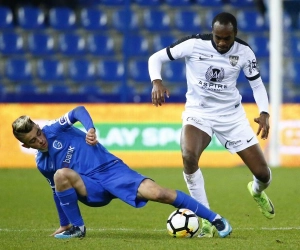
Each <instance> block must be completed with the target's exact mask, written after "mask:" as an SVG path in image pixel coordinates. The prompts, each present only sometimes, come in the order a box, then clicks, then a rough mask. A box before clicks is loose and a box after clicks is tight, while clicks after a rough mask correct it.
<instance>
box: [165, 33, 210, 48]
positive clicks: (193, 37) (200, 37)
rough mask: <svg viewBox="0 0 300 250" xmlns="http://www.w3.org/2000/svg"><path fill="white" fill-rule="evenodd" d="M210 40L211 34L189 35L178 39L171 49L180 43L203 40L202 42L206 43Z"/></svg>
mask: <svg viewBox="0 0 300 250" xmlns="http://www.w3.org/2000/svg"><path fill="white" fill-rule="evenodd" d="M211 39H212V34H194V35H189V36H185V37H182V38H180V39H179V40H177V41H176V42H174V43H173V44H171V46H170V47H171V48H172V47H175V46H176V45H179V44H181V43H184V42H187V41H195V40H203V41H208V40H211Z"/></svg>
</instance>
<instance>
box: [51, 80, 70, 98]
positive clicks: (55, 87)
mask: <svg viewBox="0 0 300 250" xmlns="http://www.w3.org/2000/svg"><path fill="white" fill-rule="evenodd" d="M47 93H48V94H52V95H62V94H65V95H68V94H69V93H70V88H69V86H67V85H64V84H51V85H49V86H48V87H47ZM61 102H63V100H61Z"/></svg>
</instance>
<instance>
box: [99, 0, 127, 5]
mask: <svg viewBox="0 0 300 250" xmlns="http://www.w3.org/2000/svg"><path fill="white" fill-rule="evenodd" d="M101 4H103V5H107V6H118V5H120V6H121V5H124V4H125V0H101Z"/></svg>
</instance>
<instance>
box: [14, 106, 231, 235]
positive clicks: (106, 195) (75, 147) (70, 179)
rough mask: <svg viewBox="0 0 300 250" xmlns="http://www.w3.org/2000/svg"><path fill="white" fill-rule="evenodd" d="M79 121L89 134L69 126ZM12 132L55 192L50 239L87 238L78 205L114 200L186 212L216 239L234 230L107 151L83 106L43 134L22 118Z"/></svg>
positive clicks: (90, 204) (187, 197)
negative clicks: (149, 203)
mask: <svg viewBox="0 0 300 250" xmlns="http://www.w3.org/2000/svg"><path fill="white" fill-rule="evenodd" d="M77 121H79V122H81V123H82V125H83V126H84V127H85V129H86V131H87V133H85V132H83V131H81V130H79V129H77V128H75V127H74V126H72V125H73V124H74V123H75V122H77ZM12 128H13V134H14V136H15V137H16V138H17V139H18V140H19V141H20V142H22V143H23V144H22V146H24V147H27V148H34V149H37V150H38V152H37V156H36V164H37V167H38V170H39V171H40V172H41V173H42V174H43V175H44V176H45V177H46V178H47V180H48V182H49V183H50V185H51V187H52V189H53V196H54V201H55V204H56V208H57V211H58V215H59V220H60V227H59V228H58V229H57V230H56V231H55V232H54V233H53V234H52V235H53V236H54V237H55V238H59V239H66V238H67V239H68V238H73V237H77V238H82V237H85V234H86V227H85V225H84V221H83V218H82V216H81V213H80V209H79V206H78V200H79V201H80V202H82V203H84V204H85V205H87V206H91V207H101V206H105V205H107V204H108V203H109V202H110V201H111V200H112V199H114V198H119V199H121V200H122V201H124V202H126V203H127V204H129V205H131V206H133V207H136V208H140V207H143V206H145V205H146V203H147V201H148V200H150V201H156V202H160V203H165V204H170V205H173V206H174V207H176V208H187V209H190V210H192V211H193V212H195V214H196V215H197V216H199V217H201V218H205V219H207V220H208V221H210V222H211V223H212V224H213V225H214V226H215V227H216V228H217V230H218V233H219V236H220V237H222V238H223V237H226V236H228V235H229V234H230V233H231V231H232V227H231V225H230V224H229V222H228V221H227V220H226V219H225V218H223V217H221V216H220V215H219V214H217V213H215V212H213V211H211V210H210V209H208V208H206V207H205V206H204V205H202V204H201V203H199V202H198V201H196V200H195V199H193V198H192V197H190V196H189V195H187V194H185V193H183V192H181V191H179V190H171V189H167V188H163V187H161V186H159V185H158V184H157V183H155V182H154V181H153V180H151V179H150V178H148V177H146V176H143V175H141V174H139V173H137V172H136V171H134V170H132V169H130V168H129V167H128V166H127V165H126V164H125V163H124V162H123V161H122V160H121V159H119V158H117V157H116V156H114V155H113V154H111V153H110V152H108V151H107V149H106V148H104V147H103V145H101V144H100V143H99V142H98V141H97V138H96V133H95V128H94V124H93V121H92V118H91V117H90V115H89V113H88V112H87V110H86V109H85V107H83V106H78V107H76V108H75V109H73V110H71V111H70V112H68V113H67V114H65V115H63V116H62V117H61V118H59V119H58V120H55V121H52V122H51V123H50V124H49V125H46V126H44V127H43V128H42V129H41V128H40V127H39V126H38V125H37V124H35V123H34V122H33V121H32V120H31V119H30V117H29V116H24V115H23V116H20V117H19V118H18V119H16V120H15V121H14V122H13V124H12Z"/></svg>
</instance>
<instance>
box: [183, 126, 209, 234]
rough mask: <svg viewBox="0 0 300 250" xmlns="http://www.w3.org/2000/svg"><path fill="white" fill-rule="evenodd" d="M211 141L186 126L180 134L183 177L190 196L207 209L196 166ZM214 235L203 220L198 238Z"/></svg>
mask: <svg viewBox="0 0 300 250" xmlns="http://www.w3.org/2000/svg"><path fill="white" fill-rule="evenodd" d="M210 141H211V137H210V136H209V135H208V134H207V133H206V132H204V131H202V130H200V129H198V128H196V127H194V126H193V125H190V124H186V125H184V126H183V127H182V132H181V141H180V145H181V152H182V160H183V166H184V168H183V177H184V180H185V182H186V185H187V188H188V190H189V193H190V195H191V196H192V197H193V198H195V199H196V200H197V201H199V202H200V203H202V204H203V205H204V206H206V207H207V208H209V203H208V200H207V196H206V192H205V186H204V179H203V175H202V172H201V170H200V168H199V166H198V162H199V158H200V155H201V154H202V152H203V151H204V149H205V148H206V147H207V146H208V144H209V143H210ZM213 235H214V228H213V227H212V226H211V224H210V222H209V221H207V220H205V219H203V220H202V226H201V231H200V234H199V237H208V238H211V237H213Z"/></svg>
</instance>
